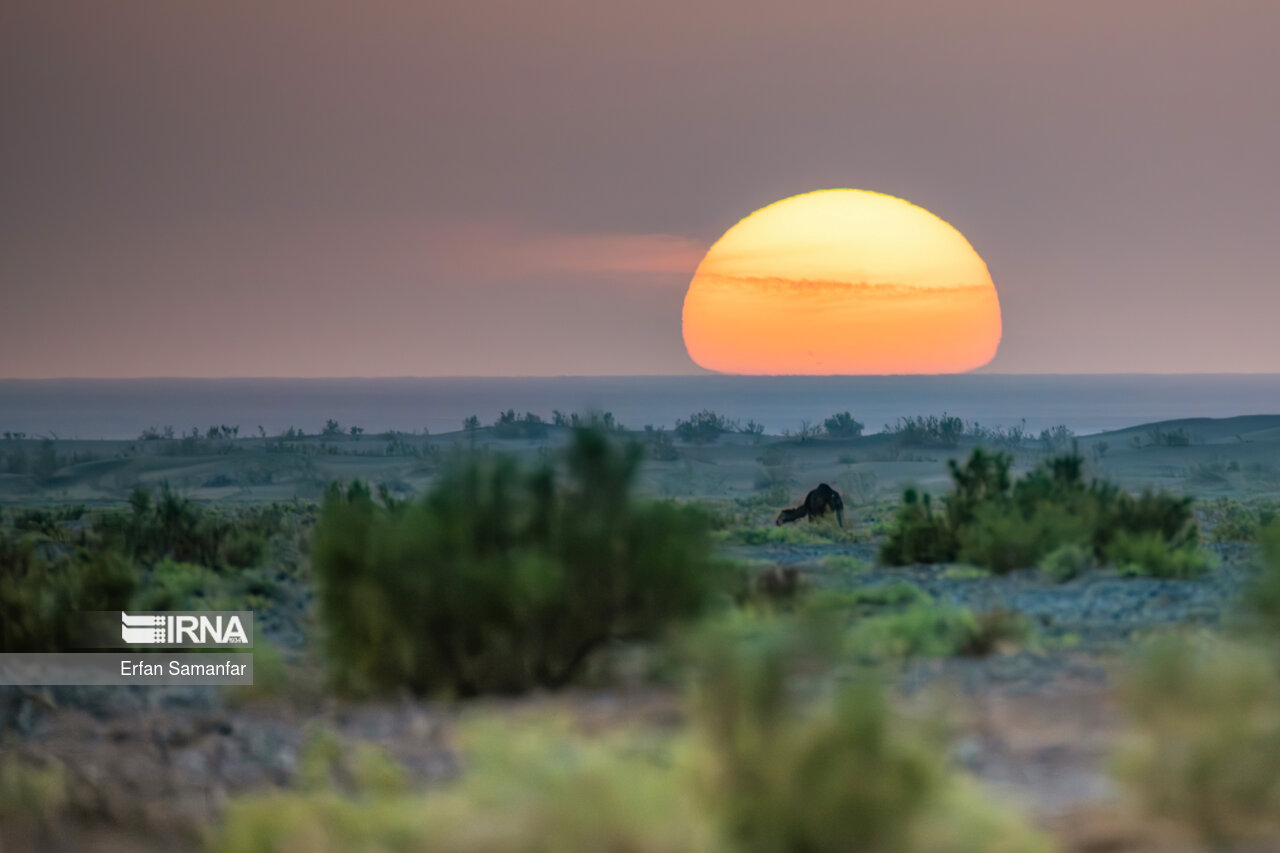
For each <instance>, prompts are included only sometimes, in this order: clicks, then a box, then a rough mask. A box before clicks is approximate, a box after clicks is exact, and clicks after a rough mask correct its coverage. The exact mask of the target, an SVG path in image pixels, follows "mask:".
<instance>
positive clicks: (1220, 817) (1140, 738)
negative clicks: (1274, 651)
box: [1118, 636, 1280, 849]
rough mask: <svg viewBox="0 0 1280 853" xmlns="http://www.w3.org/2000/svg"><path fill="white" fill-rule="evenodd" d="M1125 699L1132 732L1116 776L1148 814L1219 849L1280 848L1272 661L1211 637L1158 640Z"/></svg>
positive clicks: (1278, 731) (1279, 759) (1277, 689)
mask: <svg viewBox="0 0 1280 853" xmlns="http://www.w3.org/2000/svg"><path fill="white" fill-rule="evenodd" d="M1125 699H1126V704H1127V705H1128V709H1129V711H1130V713H1131V715H1132V716H1133V718H1134V721H1135V723H1136V732H1135V735H1134V738H1133V742H1132V743H1131V744H1130V745H1129V747H1128V748H1127V749H1126V750H1124V751H1123V752H1122V753H1121V755H1120V760H1119V762H1118V770H1119V773H1120V776H1121V778H1122V779H1123V780H1124V781H1125V782H1126V783H1127V784H1128V785H1129V787H1130V788H1131V790H1133V791H1134V793H1136V794H1137V796H1138V798H1139V799H1140V800H1141V801H1142V803H1143V804H1144V805H1145V807H1146V808H1147V809H1148V810H1149V811H1150V812H1151V813H1153V814H1155V815H1159V816H1161V817H1164V818H1167V819H1170V820H1172V821H1174V822H1177V823H1180V824H1182V825H1184V826H1186V827H1188V828H1190V829H1191V830H1192V831H1194V832H1195V833H1196V834H1197V835H1198V836H1199V837H1200V838H1201V839H1202V840H1204V841H1206V842H1208V843H1210V844H1212V845H1214V846H1217V847H1223V846H1230V845H1232V844H1236V843H1242V842H1257V841H1260V840H1264V839H1265V840H1270V841H1272V842H1274V841H1276V840H1280V673H1278V672H1277V669H1276V662H1275V660H1274V657H1273V655H1271V654H1269V653H1268V652H1267V651H1265V650H1264V649H1263V648H1261V647H1255V646H1251V645H1245V644H1241V643H1236V642H1231V641H1227V640H1223V639H1218V638H1212V637H1207V636H1205V637H1197V638H1190V639H1189V638H1185V637H1177V636H1173V637H1164V638H1161V639H1160V640H1158V641H1157V642H1155V643H1154V644H1153V645H1152V646H1151V647H1150V648H1149V649H1148V650H1147V652H1146V654H1145V656H1144V657H1143V658H1142V659H1141V661H1140V662H1139V664H1138V667H1137V670H1136V672H1135V673H1134V675H1133V676H1132V677H1131V679H1130V681H1129V683H1128V685H1127V689H1126V692H1125ZM1250 849H1254V848H1250ZM1259 849H1260V848H1259ZM1267 849H1271V848H1267Z"/></svg>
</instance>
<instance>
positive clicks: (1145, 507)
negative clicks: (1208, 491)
mask: <svg viewBox="0 0 1280 853" xmlns="http://www.w3.org/2000/svg"><path fill="white" fill-rule="evenodd" d="M1010 465H1011V459H1010V458H1009V457H1008V456H1007V455H1005V454H1003V453H994V454H993V453H990V452H987V451H985V450H983V449H981V448H978V449H975V450H974V451H973V453H972V454H971V455H970V457H969V459H968V460H967V461H966V462H965V463H964V464H960V463H958V462H956V461H955V460H950V461H949V462H948V467H949V470H950V473H951V479H952V490H951V492H950V493H949V494H947V495H946V496H945V497H943V498H942V500H941V501H940V503H941V507H940V508H935V507H934V505H933V500H932V498H931V496H930V495H928V494H924V495H921V494H920V493H919V492H918V491H916V490H914V489H907V490H906V491H905V492H904V493H903V498H902V503H901V505H900V506H899V508H898V511H897V516H896V519H895V522H894V525H893V528H892V529H891V530H890V532H889V537H888V540H887V541H886V542H885V544H884V545H883V547H882V548H881V552H880V557H881V559H882V560H883V561H884V562H886V563H888V564H890V565H908V564H912V563H945V562H953V561H956V560H960V561H962V562H966V563H970V564H972V565H975V566H981V567H984V568H988V569H991V570H992V571H995V572H1007V571H1010V570H1012V569H1018V568H1026V567H1031V566H1035V565H1037V564H1038V563H1039V562H1040V561H1041V560H1042V559H1043V558H1045V557H1047V556H1048V555H1049V554H1051V553H1053V552H1054V551H1056V550H1058V549H1059V548H1061V547H1063V546H1064V545H1077V546H1080V547H1082V548H1087V549H1089V550H1090V551H1091V552H1092V554H1093V556H1094V558H1095V559H1096V560H1098V561H1099V562H1106V563H1110V564H1112V565H1118V566H1121V567H1123V568H1126V569H1130V570H1137V571H1142V572H1145V573H1149V574H1156V575H1162V576H1169V577H1185V576H1188V575H1190V574H1194V573H1196V572H1198V571H1201V570H1203V569H1204V568H1205V567H1206V566H1207V561H1206V560H1205V558H1204V557H1203V556H1202V555H1201V554H1200V552H1199V551H1198V541H1199V528H1198V526H1197V524H1196V521H1195V517H1194V515H1193V513H1192V511H1191V503H1192V501H1191V498H1187V497H1176V496H1173V495H1167V494H1162V493H1155V492H1150V491H1147V492H1143V493H1142V494H1140V495H1138V496H1133V495H1130V494H1128V493H1126V492H1123V491H1121V490H1120V489H1119V488H1117V487H1116V486H1114V485H1112V484H1111V483H1108V482H1106V481H1103V480H1098V479H1095V480H1093V481H1091V482H1090V481H1086V479H1085V476H1084V459H1083V458H1082V457H1080V456H1079V455H1078V454H1075V453H1071V454H1066V455H1063V456H1057V457H1053V458H1051V459H1049V460H1046V461H1045V462H1044V463H1042V464H1041V465H1039V466H1037V467H1036V468H1034V469H1033V470H1031V471H1030V472H1028V473H1027V474H1025V475H1024V476H1022V477H1021V478H1018V479H1017V480H1015V479H1014V478H1013V477H1012V476H1011V474H1010Z"/></svg>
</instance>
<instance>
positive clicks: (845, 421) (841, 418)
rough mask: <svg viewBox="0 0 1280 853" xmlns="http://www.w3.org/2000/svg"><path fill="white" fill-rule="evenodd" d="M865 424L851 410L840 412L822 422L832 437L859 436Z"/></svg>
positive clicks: (823, 427) (824, 429) (825, 430)
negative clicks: (855, 417)
mask: <svg viewBox="0 0 1280 853" xmlns="http://www.w3.org/2000/svg"><path fill="white" fill-rule="evenodd" d="M863 428H864V426H863V424H862V423H860V422H859V421H857V420H855V419H854V417H853V415H851V414H850V413H849V412H838V413H836V414H834V415H832V416H831V417H829V418H827V419H826V420H825V421H823V422H822V429H823V431H824V432H826V434H827V435H829V436H831V437H832V438H857V437H858V436H860V435H862V430H863Z"/></svg>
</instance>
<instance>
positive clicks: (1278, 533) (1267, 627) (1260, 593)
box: [1245, 522, 1280, 636]
mask: <svg viewBox="0 0 1280 853" xmlns="http://www.w3.org/2000/svg"><path fill="white" fill-rule="evenodd" d="M1261 538H1262V542H1261V545H1260V548H1259V552H1260V556H1261V558H1262V567H1261V568H1262V570H1261V571H1260V572H1259V573H1258V576H1257V578H1255V579H1254V581H1253V583H1251V584H1250V585H1249V587H1248V589H1247V590H1246V592H1245V610H1246V612H1247V613H1248V614H1249V615H1250V616H1251V617H1252V618H1253V620H1254V621H1255V622H1256V623H1257V625H1258V627H1260V628H1262V629H1263V630H1264V631H1267V632H1269V633H1271V634H1273V635H1275V636H1280V522H1273V523H1272V524H1271V526H1269V527H1268V528H1267V529H1266V530H1265V531H1264V532H1263V534H1262V537H1261Z"/></svg>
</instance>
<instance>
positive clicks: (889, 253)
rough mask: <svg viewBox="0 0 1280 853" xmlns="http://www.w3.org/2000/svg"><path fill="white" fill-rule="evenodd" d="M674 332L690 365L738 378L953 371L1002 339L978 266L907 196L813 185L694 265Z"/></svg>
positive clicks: (996, 306) (959, 240) (973, 364)
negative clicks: (680, 330) (680, 332)
mask: <svg viewBox="0 0 1280 853" xmlns="http://www.w3.org/2000/svg"><path fill="white" fill-rule="evenodd" d="M683 325H684V340H685V347H686V348H687V349H688V351H689V356H690V357H691V358H692V359H693V360H694V362H696V363H697V364H698V365H700V366H701V367H704V368H707V369H710V370H716V371H720V372H724V373H747V374H901V373H959V372H963V371H966V370H972V369H975V368H977V367H981V366H982V365H984V364H986V363H988V362H989V361H990V360H991V359H992V358H993V357H994V356H995V353H996V349H997V348H998V347H999V344H1000V337H1001V331H1002V327H1001V316H1000V302H999V298H998V297H997V295H996V289H995V285H994V283H993V282H992V280H991V275H990V273H989V272H988V271H987V266H986V264H985V263H984V262H983V260H982V258H981V257H979V255H978V253H977V252H976V251H974V249H973V247H972V246H971V245H970V244H969V242H968V241H967V240H966V239H965V238H964V236H963V235H962V234H961V233H960V232H959V231H957V230H956V229H955V228H953V227H952V226H951V225H949V224H947V223H946V222H945V221H943V220H942V219H940V218H938V217H937V216H935V215H934V214H932V213H930V212H929V211H927V210H925V209H924V208H921V207H917V206H916V205H914V204H911V203H910V202H907V201H904V200H902V199H900V198H895V197H894V196H890V195H885V194H883V193H876V192H870V191H867V190H852V189H835V190H818V191H816V192H811V193H805V194H803V195H797V196H792V197H791V198H786V199H783V200H782V201H778V202H775V203H774V204H771V205H769V206H768V207H764V208H761V209H760V210H757V211H756V212H755V213H753V214H751V215H750V216H748V217H746V218H745V219H743V220H742V221H741V222H739V223H738V224H737V225H735V226H733V227H732V228H730V229H729V230H728V231H727V232H726V233H725V234H724V236H723V237H721V238H720V239H719V240H718V241H716V243H715V244H714V245H713V246H712V247H711V248H710V249H709V250H708V251H707V254H706V256H705V257H704V258H703V259H702V262H701V263H700V264H699V265H698V269H697V271H696V272H695V273H694V276H693V280H692V281H691V282H690V284H689V292H688V293H687V294H686V296H685V302H684V317H683Z"/></svg>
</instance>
